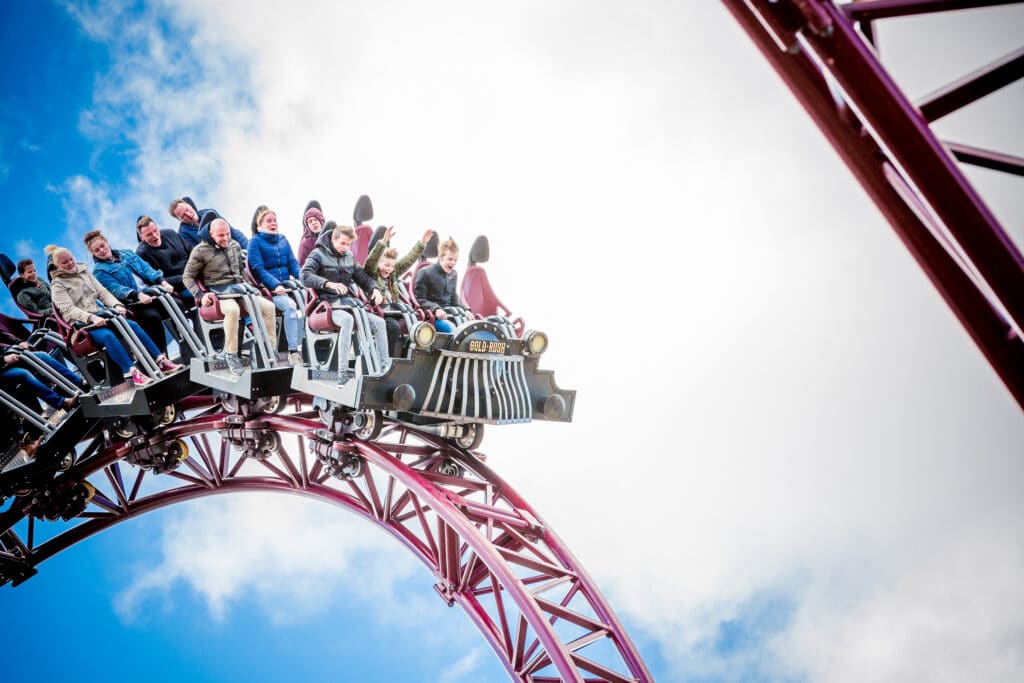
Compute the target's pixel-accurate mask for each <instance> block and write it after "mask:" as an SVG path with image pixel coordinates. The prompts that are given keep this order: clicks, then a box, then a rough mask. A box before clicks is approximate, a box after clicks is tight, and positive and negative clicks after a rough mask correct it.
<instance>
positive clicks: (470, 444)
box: [452, 422, 484, 451]
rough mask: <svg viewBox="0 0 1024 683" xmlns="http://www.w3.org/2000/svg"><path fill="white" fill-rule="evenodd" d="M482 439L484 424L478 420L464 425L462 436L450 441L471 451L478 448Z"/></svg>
mask: <svg viewBox="0 0 1024 683" xmlns="http://www.w3.org/2000/svg"><path fill="white" fill-rule="evenodd" d="M483 440H484V426H483V424H481V423H479V422H474V423H472V424H468V425H466V426H465V429H464V431H463V432H462V436H457V437H455V438H454V439H452V441H453V442H454V443H455V445H456V446H458V447H459V448H464V449H466V450H467V451H471V450H473V449H476V448H480V444H481V443H482V442H483Z"/></svg>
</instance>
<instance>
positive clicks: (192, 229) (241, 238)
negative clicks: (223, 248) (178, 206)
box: [178, 197, 249, 251]
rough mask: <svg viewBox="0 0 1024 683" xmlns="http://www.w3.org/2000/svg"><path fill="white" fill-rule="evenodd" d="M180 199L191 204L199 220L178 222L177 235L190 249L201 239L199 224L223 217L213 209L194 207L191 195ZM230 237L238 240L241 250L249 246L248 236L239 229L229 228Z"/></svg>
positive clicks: (205, 223)
mask: <svg viewBox="0 0 1024 683" xmlns="http://www.w3.org/2000/svg"><path fill="white" fill-rule="evenodd" d="M181 200H182V201H183V202H185V203H186V204H188V205H189V206H191V207H192V208H193V209H194V210H195V212H196V215H197V216H199V222H198V223H196V224H195V225H191V224H189V223H185V222H184V221H179V222H178V235H180V236H181V239H182V240H184V241H185V245H186V246H187V247H188V248H189V251H191V250H192V249H194V248H195V247H196V246H197V245H198V244H199V242H200V241H201V239H202V238H201V237H200V236H199V228H200V226H202V225H207V224H209V222H210V221H211V220H213V219H214V218H224V217H223V216H221V215H220V214H219V213H217V211H216V210H215V209H203V210H202V211H200V210H199V209H197V208H196V203H195V202H194V201H192V198H191V197H182V198H181ZM207 214H212V217H211V218H207ZM231 239H233V240H235V241H236V242H238V244H239V245H241V247H242V249H243V250H245V249H247V248H248V247H249V238H248V237H246V236H245V233H243V232H242V231H241V230H235V229H234V228H231Z"/></svg>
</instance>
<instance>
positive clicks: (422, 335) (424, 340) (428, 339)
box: [412, 321, 437, 349]
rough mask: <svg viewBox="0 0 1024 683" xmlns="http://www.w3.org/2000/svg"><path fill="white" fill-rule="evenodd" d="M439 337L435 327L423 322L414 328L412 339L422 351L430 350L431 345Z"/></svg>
mask: <svg viewBox="0 0 1024 683" xmlns="http://www.w3.org/2000/svg"><path fill="white" fill-rule="evenodd" d="M436 337H437V330H436V329H434V326H433V325H432V324H431V323H429V322H427V321H422V322H418V323H416V324H415V325H413V328H412V339H413V341H414V342H416V346H418V347H420V348H421V349H429V348H430V346H431V344H433V343H434V339H435V338H436Z"/></svg>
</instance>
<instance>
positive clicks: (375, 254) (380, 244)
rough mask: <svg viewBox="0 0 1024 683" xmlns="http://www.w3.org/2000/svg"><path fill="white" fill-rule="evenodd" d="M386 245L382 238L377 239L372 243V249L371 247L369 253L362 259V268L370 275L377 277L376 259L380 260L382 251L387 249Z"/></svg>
mask: <svg viewBox="0 0 1024 683" xmlns="http://www.w3.org/2000/svg"><path fill="white" fill-rule="evenodd" d="M387 247H388V245H387V242H385V241H384V240H382V239H380V240H377V244H375V245H373V249H371V250H370V253H369V254H367V255H366V260H365V261H363V270H365V271H366V272H367V273H369V274H370V275H372V276H374V277H377V275H379V273H378V272H377V261H379V260H380V255H381V254H383V253H384V250H385V249H387Z"/></svg>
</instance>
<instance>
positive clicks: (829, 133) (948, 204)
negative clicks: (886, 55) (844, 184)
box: [723, 0, 1024, 407]
mask: <svg viewBox="0 0 1024 683" xmlns="http://www.w3.org/2000/svg"><path fill="white" fill-rule="evenodd" d="M723 2H724V4H725V6H726V7H727V8H728V9H729V11H730V12H732V14H733V15H734V17H735V18H736V19H737V21H739V23H740V25H741V26H742V27H743V29H744V30H745V31H746V32H747V34H748V35H749V36H750V38H751V39H752V40H753V41H754V43H755V44H756V45H757V47H758V48H759V49H760V51H761V53H762V54H763V55H764V56H765V58H766V59H767V60H768V62H769V63H770V64H771V65H772V67H774V69H775V71H776V72H777V73H778V74H779V76H780V77H781V78H782V80H783V81H785V83H786V84H787V85H788V86H789V88H790V90H791V91H792V92H793V94H794V95H795V96H796V97H797V99H798V100H799V101H800V103H801V104H802V105H803V106H804V108H805V109H806V110H807V112H808V114H810V116H811V118H812V119H814V121H815V123H817V125H818V127H819V128H820V129H821V131H822V132H823V133H824V134H825V136H826V137H827V138H828V140H829V142H830V143H831V144H832V146H833V147H834V148H835V149H836V151H837V152H838V153H839V155H840V157H841V158H842V159H843V161H844V162H845V163H846V164H847V166H848V167H849V168H850V170H851V171H852V172H853V174H854V175H855V176H856V177H857V179H858V180H859V181H860V183H861V185H862V186H863V187H864V189H865V190H866V191H867V193H868V195H869V196H870V197H871V198H872V200H873V201H874V202H875V204H876V205H877V206H878V208H879V210H880V211H881V212H882V214H883V215H884V216H885V217H886V219H887V220H888V221H889V223H890V224H891V225H892V227H893V229H894V230H895V231H896V233H897V235H899V237H900V238H901V239H902V240H903V242H904V244H905V245H906V246H907V248H908V249H909V250H910V252H911V254H913V256H914V257H915V258H916V259H917V262H918V263H919V264H920V266H921V268H922V269H923V270H924V271H925V273H926V274H927V276H928V277H929V278H930V279H931V281H932V283H933V284H934V285H935V287H936V288H937V289H938V290H939V292H940V294H941V295H942V297H943V298H944V299H945V300H946V302H947V304H948V305H949V306H950V308H951V309H952V310H953V312H954V314H955V315H956V316H957V318H958V319H959V320H960V322H961V324H962V325H963V326H964V328H965V329H966V330H967V331H968V333H970V335H971V336H972V337H973V339H974V341H975V343H976V344H977V345H978V347H979V348H980V349H981V351H982V353H983V354H984V355H985V357H986V358H987V359H988V361H989V363H990V364H991V365H992V367H993V369H994V370H995V371H996V373H997V374H998V375H999V377H1000V378H1001V379H1002V381H1003V383H1004V384H1005V385H1006V387H1007V389H1009V391H1010V393H1011V394H1012V395H1013V397H1014V398H1015V399H1016V400H1017V402H1018V403H1019V404H1020V405H1021V407H1024V335H1022V333H1021V330H1022V327H1024V258H1022V257H1021V253H1020V250H1019V248H1018V247H1017V245H1015V244H1014V243H1013V241H1012V239H1011V238H1010V237H1009V235H1007V233H1006V231H1005V230H1004V229H1003V227H1002V226H1001V225H1000V224H999V222H998V220H997V219H996V217H995V216H994V215H993V213H992V212H991V211H990V209H989V208H988V207H987V206H986V205H985V203H984V201H982V198H981V196H980V195H979V193H978V192H977V191H976V189H975V188H974V187H973V186H972V185H971V183H970V182H969V181H968V180H967V178H966V177H965V176H964V174H963V173H962V171H961V169H960V168H959V164H961V163H963V164H973V165H976V166H981V167H985V168H988V169H991V170H995V171H1001V172H1004V173H1010V174H1013V175H1018V176H1022V175H1024V159H1022V158H1019V157H1015V156H1012V155H1010V154H1005V153H1001V152H998V151H992V150H985V149H979V148H977V147H974V146H971V145H967V144H963V143H959V142H951V141H943V140H940V139H939V137H938V135H937V133H936V131H935V130H934V129H933V127H932V125H931V124H932V123H933V122H934V121H936V120H938V119H939V118H941V117H943V116H945V115H947V114H949V113H951V112H953V111H956V110H958V109H961V108H963V107H965V106H967V105H969V104H971V103H973V102H975V101H977V100H979V99H981V98H982V97H984V96H986V95H988V94H990V93H992V92H994V91H996V90H998V89H1000V88H1002V87H1004V86H1006V85H1008V84H1010V83H1013V82H1014V81H1017V80H1019V79H1021V78H1022V77H1024V46H1022V48H1021V49H1018V50H1016V51H1015V52H1013V53H1011V54H1008V55H1006V56H1004V57H1003V58H1001V59H998V60H996V61H994V62H993V63H991V64H988V65H986V66H983V67H982V68H980V69H978V70H977V71H975V72H973V73H971V74H969V75H966V76H964V77H962V78H960V79H959V80H956V81H955V82H952V83H950V84H949V85H948V86H946V87H943V88H941V89H939V90H938V91H936V92H934V93H933V94H931V95H929V96H927V97H925V98H924V99H923V100H921V101H920V102H917V103H916V104H915V103H912V102H911V101H910V99H909V98H908V97H907V96H906V95H905V94H904V93H903V92H902V91H901V89H900V88H899V86H898V85H897V84H896V81H895V80H894V79H893V77H892V76H891V75H890V73H889V72H888V71H887V70H886V68H885V67H884V66H883V64H882V62H881V58H880V53H879V50H877V49H876V47H875V23H876V22H878V21H883V20H885V19H889V18H893V17H912V16H919V15H924V14H930V13H935V12H948V11H954V10H965V9H981V8H985V7H991V6H995V5H1009V4H1021V3H1020V2H1019V1H1018V2H1011V1H1010V0H987V1H986V0H959V1H957V0H861V1H859V2H847V3H837V2H830V1H828V0H723ZM883 47H884V46H883Z"/></svg>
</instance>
